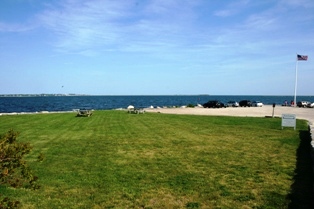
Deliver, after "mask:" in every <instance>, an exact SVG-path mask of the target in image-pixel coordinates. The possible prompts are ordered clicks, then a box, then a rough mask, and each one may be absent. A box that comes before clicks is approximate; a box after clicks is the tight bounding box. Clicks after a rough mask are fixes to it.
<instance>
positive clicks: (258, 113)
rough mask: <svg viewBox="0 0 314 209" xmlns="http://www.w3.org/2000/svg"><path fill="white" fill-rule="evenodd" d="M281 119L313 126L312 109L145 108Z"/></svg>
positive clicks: (172, 111) (173, 112) (265, 106)
mask: <svg viewBox="0 0 314 209" xmlns="http://www.w3.org/2000/svg"><path fill="white" fill-rule="evenodd" d="M273 110H274V117H281V116H282V114H295V115H296V118H297V119H305V120H308V121H309V122H310V123H311V124H312V123H313V124H314V108H299V107H285V106H276V107H275V108H273V106H272V105H264V106H263V107H228V108H199V107H195V108H180V107H179V108H147V109H145V111H146V112H158V113H168V114H193V115H225V116H241V117H246V116H250V117H266V116H270V117H271V116H272V115H273Z"/></svg>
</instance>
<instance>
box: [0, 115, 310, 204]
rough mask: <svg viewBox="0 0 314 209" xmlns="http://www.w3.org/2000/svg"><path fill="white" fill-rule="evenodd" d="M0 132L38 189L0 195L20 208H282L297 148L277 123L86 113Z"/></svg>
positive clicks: (293, 136) (22, 122)
mask: <svg viewBox="0 0 314 209" xmlns="http://www.w3.org/2000/svg"><path fill="white" fill-rule="evenodd" d="M0 124H1V126H0V131H1V133H4V132H6V131H7V130H8V129H9V128H13V129H14V130H16V131H19V132H20V133H21V134H20V140H21V141H28V142H30V143H31V144H32V145H33V147H34V148H33V152H32V153H31V154H30V155H29V156H28V160H29V161H30V164H31V166H32V168H34V170H35V173H36V174H38V176H39V179H40V180H39V181H40V184H41V185H42V188H41V189H40V190H39V191H24V190H11V189H7V188H0V189H1V190H2V191H3V192H5V193H6V194H8V195H12V197H13V196H16V197H17V198H18V199H20V200H21V201H22V202H23V207H24V208H58V207H59V208H106V207H108V208H110V207H112V208H145V207H146V208H150V207H151V208H167V207H168V208H185V207H186V206H187V205H190V206H191V205H194V206H195V207H196V206H197V205H198V206H199V207H204V208H243V207H244V208H245V207H247V208H253V207H255V208H263V207H269V208H272V207H275V208H284V207H286V206H287V204H288V203H287V199H286V196H287V195H288V193H289V190H290V186H291V184H292V178H293V175H294V169H295V163H296V159H295V156H296V149H297V147H298V144H299V141H300V138H299V135H298V131H294V130H293V129H284V130H281V126H280V124H281V121H280V119H277V118H274V119H273V118H249V117H247V118H236V117H211V116H193V115H166V114H139V115H136V114H127V113H126V112H124V111H95V112H94V114H93V116H92V117H86V118H84V117H81V118H78V117H75V114H72V113H64V114H45V115H44V114H38V115H18V116H1V117H0ZM297 128H298V130H306V122H305V121H298V122H297ZM40 152H42V153H43V154H44V155H45V160H44V161H43V162H41V163H37V162H36V156H37V155H38V154H39V153H40ZM274 194H276V195H274ZM270 196H271V197H274V199H273V200H272V201H269V198H270ZM265 205H266V206H265Z"/></svg>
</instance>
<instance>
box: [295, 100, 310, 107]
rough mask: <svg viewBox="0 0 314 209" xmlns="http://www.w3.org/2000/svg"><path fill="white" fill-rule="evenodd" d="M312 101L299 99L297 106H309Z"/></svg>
mask: <svg viewBox="0 0 314 209" xmlns="http://www.w3.org/2000/svg"><path fill="white" fill-rule="evenodd" d="M309 103H310V102H308V101H299V102H297V106H298V107H307V105H308V104H309Z"/></svg>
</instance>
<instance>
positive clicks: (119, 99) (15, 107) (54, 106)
mask: <svg viewBox="0 0 314 209" xmlns="http://www.w3.org/2000/svg"><path fill="white" fill-rule="evenodd" d="M243 99H248V100H251V101H254V100H256V101H261V102H263V103H264V104H266V105H267V104H273V103H275V104H277V105H281V104H283V103H284V101H288V103H290V102H291V101H292V100H293V99H294V98H293V96H245V95H243V96H234V95H231V96H226V95H188V96H184V95H173V96H34V97H0V113H12V112H40V111H71V110H73V109H82V108H86V109H94V110H110V109H117V108H127V107H128V106H129V105H133V106H135V107H138V108H145V107H150V106H153V107H157V106H158V107H164V106H167V107H170V106H184V105H188V104H194V105H196V104H204V103H205V102H207V101H209V100H220V101H222V102H228V101H230V100H234V101H240V100H243ZM301 100H304V101H310V102H314V96H298V97H297V101H301Z"/></svg>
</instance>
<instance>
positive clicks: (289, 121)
mask: <svg viewBox="0 0 314 209" xmlns="http://www.w3.org/2000/svg"><path fill="white" fill-rule="evenodd" d="M283 127H293V128H294V130H295V128H296V115H295V114H282V117H281V129H283Z"/></svg>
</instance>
